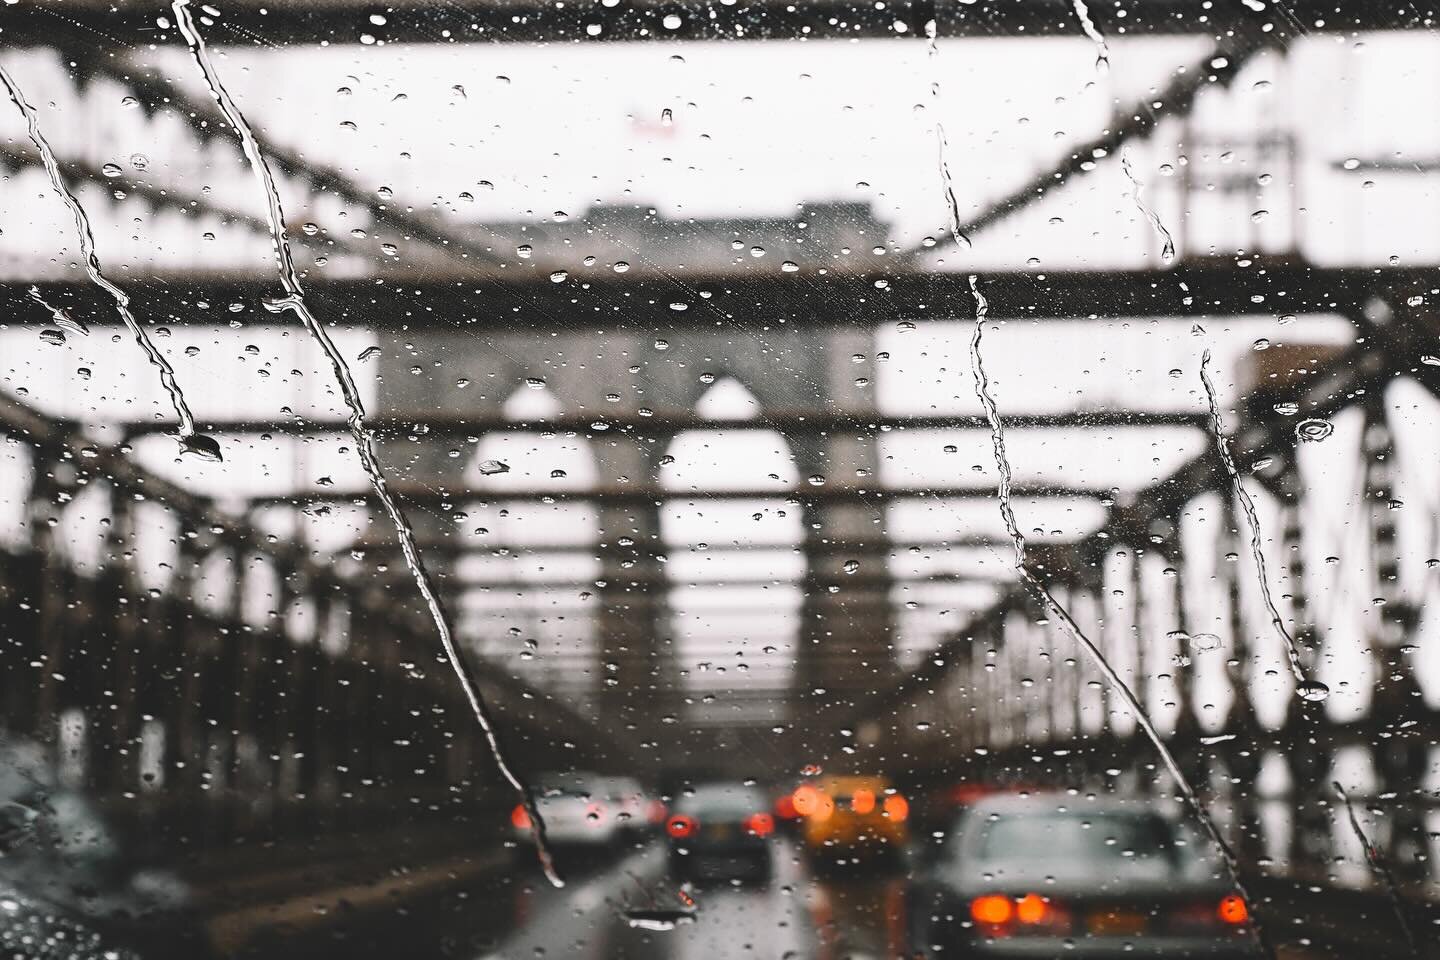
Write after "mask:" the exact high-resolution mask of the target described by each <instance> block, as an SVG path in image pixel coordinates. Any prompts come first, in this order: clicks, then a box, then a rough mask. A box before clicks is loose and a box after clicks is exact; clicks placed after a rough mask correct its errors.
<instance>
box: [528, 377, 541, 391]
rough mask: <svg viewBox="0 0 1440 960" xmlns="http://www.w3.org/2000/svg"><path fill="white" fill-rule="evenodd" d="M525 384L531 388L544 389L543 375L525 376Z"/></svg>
mask: <svg viewBox="0 0 1440 960" xmlns="http://www.w3.org/2000/svg"><path fill="white" fill-rule="evenodd" d="M525 386H527V387H529V388H530V389H531V390H544V389H545V378H544V377H526V378H525Z"/></svg>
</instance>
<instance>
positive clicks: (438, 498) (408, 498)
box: [236, 484, 1115, 510]
mask: <svg viewBox="0 0 1440 960" xmlns="http://www.w3.org/2000/svg"><path fill="white" fill-rule="evenodd" d="M390 492H391V493H392V494H394V495H395V496H396V497H398V498H399V499H400V501H401V502H402V503H405V504H406V505H410V506H415V507H418V508H421V509H427V510H436V509H439V510H448V509H450V508H461V507H464V506H466V505H471V504H482V503H506V504H511V503H519V502H543V503H592V502H593V503H604V504H607V505H617V504H646V503H650V504H661V505H668V506H676V505H684V504H698V503H714V502H725V501H730V502H735V501H741V502H750V501H764V500H771V501H776V500H778V501H781V502H783V503H785V504H789V505H798V504H805V503H856V504H866V503H873V504H875V505H876V506H879V505H881V504H890V503H894V502H895V501H897V500H912V501H919V502H923V501H926V500H931V501H935V502H937V503H943V502H945V501H947V500H966V499H972V500H973V499H992V498H994V496H995V489H994V487H984V488H980V487H960V488H955V489H937V488H935V487H915V488H909V487H892V488H887V489H870V488H855V487H848V488H847V487H826V486H813V487H807V488H805V489H803V490H801V489H795V488H782V489H772V490H767V489H764V488H755V489H745V490H705V491H700V490H665V489H659V488H655V487H642V486H615V485H612V486H604V487H590V488H584V489H572V490H554V491H542V490H535V489H533V488H530V489H525V490H476V489H461V490H453V491H443V490H436V489H435V488H434V487H433V486H430V485H428V484H416V485H409V484H391V485H390ZM1114 495H1115V494H1114V493H1113V492H1112V491H1110V490H1107V489H1105V488H1102V487H1072V486H1063V485H1060V484H1034V485H1027V484H1018V485H1016V486H1014V487H1013V488H1012V489H1011V496H1013V497H1014V498H1015V499H1017V500H1029V499H1042V498H1043V499H1051V498H1071V499H1085V500H1099V501H1102V502H1103V501H1108V500H1109V499H1111V498H1112V497H1113V496H1114ZM236 499H248V502H249V503H250V504H251V505H252V506H255V507H266V506H271V507H273V506H289V507H304V508H309V507H312V506H314V505H318V504H341V505H344V504H351V505H355V506H365V507H378V506H379V501H378V500H377V499H376V497H375V495H374V494H373V493H372V492H370V491H367V490H327V489H319V490H302V491H296V492H294V493H286V494H265V495H263V496H256V497H249V498H243V497H237V498H236Z"/></svg>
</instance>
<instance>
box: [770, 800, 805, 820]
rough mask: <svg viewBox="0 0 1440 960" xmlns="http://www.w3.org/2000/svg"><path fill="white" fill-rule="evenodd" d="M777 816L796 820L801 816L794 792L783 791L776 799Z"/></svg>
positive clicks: (782, 818)
mask: <svg viewBox="0 0 1440 960" xmlns="http://www.w3.org/2000/svg"><path fill="white" fill-rule="evenodd" d="M775 816H777V817H779V818H780V819H781V820H794V819H795V818H796V817H798V816H800V811H798V810H796V809H795V797H794V796H793V795H792V794H788V793H782V794H781V795H780V797H779V798H778V799H777V800H776V801H775Z"/></svg>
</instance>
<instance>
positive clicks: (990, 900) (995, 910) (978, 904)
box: [970, 893, 1015, 927]
mask: <svg viewBox="0 0 1440 960" xmlns="http://www.w3.org/2000/svg"><path fill="white" fill-rule="evenodd" d="M970 916H971V917H972V918H974V920H975V922H976V923H983V924H986V925H987V926H992V927H995V926H1000V925H1001V924H1005V923H1009V922H1010V919H1011V918H1012V917H1014V916H1015V905H1014V904H1013V903H1012V902H1011V901H1010V898H1009V897H1002V896H1000V895H999V894H997V893H989V894H986V895H985V896H983V897H976V898H975V899H974V900H971V901H970Z"/></svg>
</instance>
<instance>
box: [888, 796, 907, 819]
mask: <svg viewBox="0 0 1440 960" xmlns="http://www.w3.org/2000/svg"><path fill="white" fill-rule="evenodd" d="M883 806H884V810H885V816H887V817H889V818H890V819H891V820H894V821H895V822H896V823H903V822H904V820H905V818H906V817H908V816H910V801H908V800H906V799H905V798H904V797H902V796H900V794H898V793H896V794H893V795H891V796H888V797H886V798H885V803H884V805H883Z"/></svg>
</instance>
